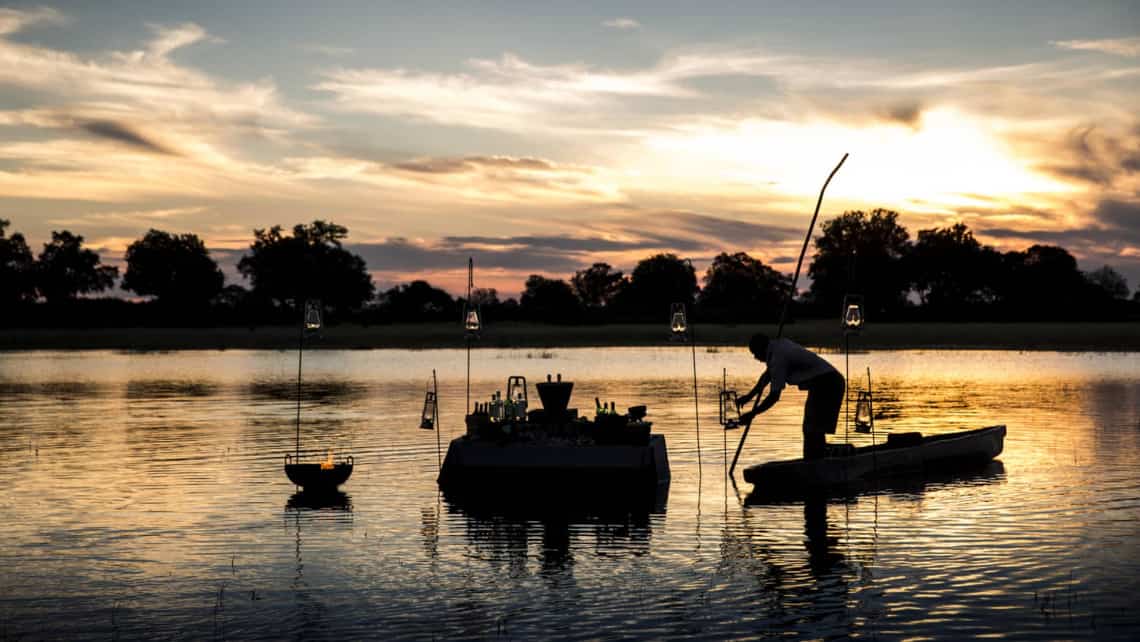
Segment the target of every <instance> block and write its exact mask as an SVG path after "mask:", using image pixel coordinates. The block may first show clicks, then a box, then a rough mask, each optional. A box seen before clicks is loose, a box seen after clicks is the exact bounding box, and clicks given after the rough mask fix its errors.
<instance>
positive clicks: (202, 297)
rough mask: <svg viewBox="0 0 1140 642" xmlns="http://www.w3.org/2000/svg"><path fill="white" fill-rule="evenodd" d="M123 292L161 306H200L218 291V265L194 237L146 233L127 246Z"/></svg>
mask: <svg viewBox="0 0 1140 642" xmlns="http://www.w3.org/2000/svg"><path fill="white" fill-rule="evenodd" d="M126 260H127V271H126V273H125V274H124V275H123V289H124V290H130V291H131V292H135V293H137V294H142V295H144V296H154V297H157V298H158V300H159V301H160V302H162V303H164V304H167V305H171V304H176V305H178V306H180V307H181V306H201V305H204V304H206V303H207V302H209V300H210V299H212V298H213V297H214V296H216V295H217V294H218V293H219V292H220V291H221V289H222V283H223V281H224V279H223V277H222V271H221V270H219V269H218V264H217V263H215V262H214V259H212V258H210V253H209V252H208V251H207V250H206V246H205V244H203V243H202V239H200V238H198V236H197V235H195V234H170V233H168V232H163V231H160V230H150V231H149V232H147V233H146V236H144V237H142V238H141V239H139V240H137V241H135V242H134V243H131V244H130V245H129V246H127V255H126Z"/></svg>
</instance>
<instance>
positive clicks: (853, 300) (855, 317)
mask: <svg viewBox="0 0 1140 642" xmlns="http://www.w3.org/2000/svg"><path fill="white" fill-rule="evenodd" d="M866 320H867V319H866V315H864V313H863V297H862V296H860V295H858V294H848V295H845V296H844V297H843V331H844V332H848V333H851V334H858V333H859V330H861V329H862V328H863V323H864V322H866Z"/></svg>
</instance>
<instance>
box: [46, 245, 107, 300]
mask: <svg viewBox="0 0 1140 642" xmlns="http://www.w3.org/2000/svg"><path fill="white" fill-rule="evenodd" d="M118 274H119V268H117V267H114V266H111V265H102V264H100V262H99V255H98V254H96V253H95V252H94V251H92V250H88V249H84V247H83V237H82V236H79V235H76V234H72V233H71V232H68V231H67V230H64V231H62V232H55V231H53V232H52V233H51V242H50V243H44V249H43V251H42V252H40V256H39V259H38V260H37V262H36V268H35V281H36V290H37V291H38V292H39V293H40V295H41V296H43V297H44V298H45V299H47V300H48V302H51V303H57V302H61V301H70V300H72V299H74V298H75V297H77V296H79V295H80V294H90V293H93V292H102V291H103V290H106V289H108V288H111V287H112V286H114V285H115V277H116V276H118Z"/></svg>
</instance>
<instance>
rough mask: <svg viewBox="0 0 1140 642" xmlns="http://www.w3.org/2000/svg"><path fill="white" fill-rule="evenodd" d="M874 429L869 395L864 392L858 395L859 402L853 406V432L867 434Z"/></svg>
mask: <svg viewBox="0 0 1140 642" xmlns="http://www.w3.org/2000/svg"><path fill="white" fill-rule="evenodd" d="M874 429H875V417H874V414H873V413H872V408H871V393H870V392H868V391H866V390H864V391H862V392H860V393H859V401H858V402H857V403H856V404H855V432H860V433H868V432H871V431H873V430H874Z"/></svg>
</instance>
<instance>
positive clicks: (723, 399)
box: [718, 390, 740, 430]
mask: <svg viewBox="0 0 1140 642" xmlns="http://www.w3.org/2000/svg"><path fill="white" fill-rule="evenodd" d="M718 414H719V419H720V425H722V426H724V429H725V430H732V429H733V428H738V427H740V407H739V406H737V405H736V391H735V390H721V391H720V412H719V413H718Z"/></svg>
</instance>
